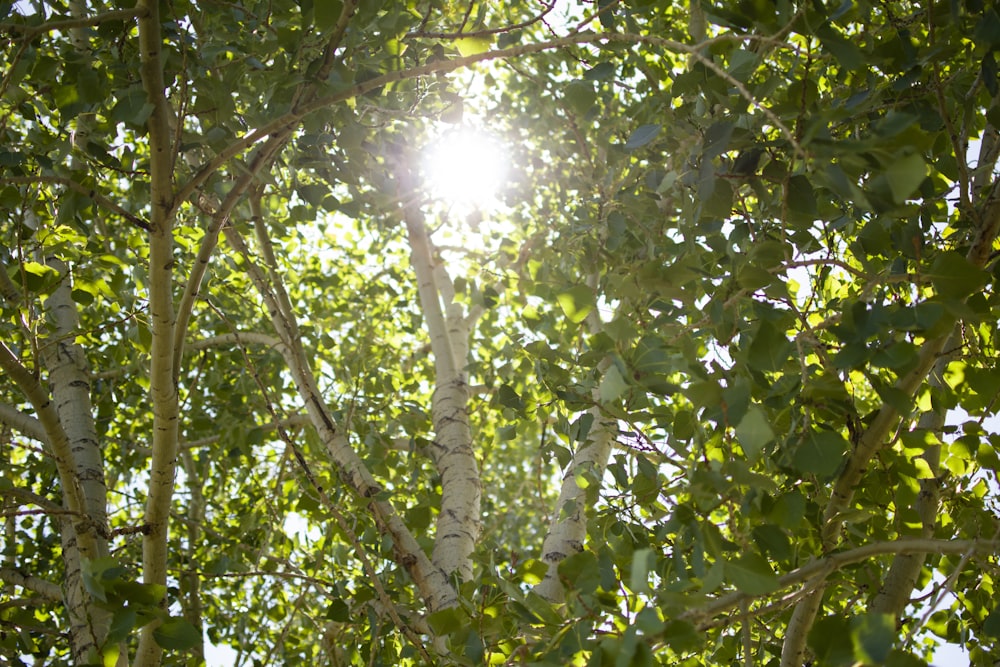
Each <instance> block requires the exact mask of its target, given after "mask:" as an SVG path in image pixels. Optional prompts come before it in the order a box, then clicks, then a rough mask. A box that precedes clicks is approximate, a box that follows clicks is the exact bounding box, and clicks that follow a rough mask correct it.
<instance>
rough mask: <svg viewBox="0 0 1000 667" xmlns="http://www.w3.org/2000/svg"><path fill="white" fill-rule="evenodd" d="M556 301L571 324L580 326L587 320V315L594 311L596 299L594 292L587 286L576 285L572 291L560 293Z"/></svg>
mask: <svg viewBox="0 0 1000 667" xmlns="http://www.w3.org/2000/svg"><path fill="white" fill-rule="evenodd" d="M556 301H558V302H559V305H560V307H562V310H563V312H564V313H566V317H568V318H569V320H570V322H573V323H574V324H579V323H580V322H583V321H584V320H585V319H587V315H589V314H590V311H592V310H593V309H594V306H595V305H596V299H595V296H594V290H592V289H591V288H589V287H587V286H586V285H576V286H575V287H571V288H570V289H568V290H566V291H564V292H560V293H559V294H558V295H557V296H556Z"/></svg>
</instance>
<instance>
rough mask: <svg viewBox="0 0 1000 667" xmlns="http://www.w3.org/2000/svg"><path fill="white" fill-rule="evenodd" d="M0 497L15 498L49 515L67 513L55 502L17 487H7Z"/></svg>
mask: <svg viewBox="0 0 1000 667" xmlns="http://www.w3.org/2000/svg"><path fill="white" fill-rule="evenodd" d="M0 497H5V498H16V499H18V500H22V501H24V502H25V503H29V504H31V505H34V506H35V507H39V508H41V509H42V510H43V511H45V512H49V513H56V512H58V513H65V512H67V510H66V508H64V507H63V506H62V505H60V504H59V503H57V502H55V501H53V500H49V499H48V498H46V497H45V496H40V495H38V494H37V493H32V492H31V491H28V490H27V489H22V488H21V487H18V486H10V487H7V488H6V489H4V490H3V492H2V493H0Z"/></svg>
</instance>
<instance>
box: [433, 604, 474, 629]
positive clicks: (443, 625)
mask: <svg viewBox="0 0 1000 667" xmlns="http://www.w3.org/2000/svg"><path fill="white" fill-rule="evenodd" d="M468 622H469V615H468V614H466V613H465V612H464V611H463V610H462V609H461V608H459V607H448V608H445V609H441V610H439V611H436V612H434V613H433V614H431V615H430V616H428V617H427V624H428V625H430V626H431V630H433V631H434V634H436V635H450V634H451V633H453V632H458V631H459V630H461V629H462V628H464V627H465V626H466V624H467V623H468Z"/></svg>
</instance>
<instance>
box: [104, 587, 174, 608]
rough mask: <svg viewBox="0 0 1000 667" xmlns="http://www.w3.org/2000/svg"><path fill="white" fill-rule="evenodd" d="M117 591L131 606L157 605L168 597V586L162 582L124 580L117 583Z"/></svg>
mask: <svg viewBox="0 0 1000 667" xmlns="http://www.w3.org/2000/svg"><path fill="white" fill-rule="evenodd" d="M115 593H116V594H117V595H118V597H119V598H121V599H122V600H125V601H127V602H128V603H129V605H131V606H138V607H155V606H157V605H159V604H160V602H162V601H163V598H164V597H166V595H167V587H166V586H163V585H161V584H144V583H140V582H138V581H123V582H120V583H118V584H116V585H115Z"/></svg>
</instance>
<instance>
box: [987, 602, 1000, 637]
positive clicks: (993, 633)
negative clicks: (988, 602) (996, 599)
mask: <svg viewBox="0 0 1000 667" xmlns="http://www.w3.org/2000/svg"><path fill="white" fill-rule="evenodd" d="M983 634H984V635H986V636H987V637H996V638H998V639H1000V605H998V606H996V607H994V608H993V611H991V612H990V613H989V615H988V616H987V617H986V619H985V620H984V621H983Z"/></svg>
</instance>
